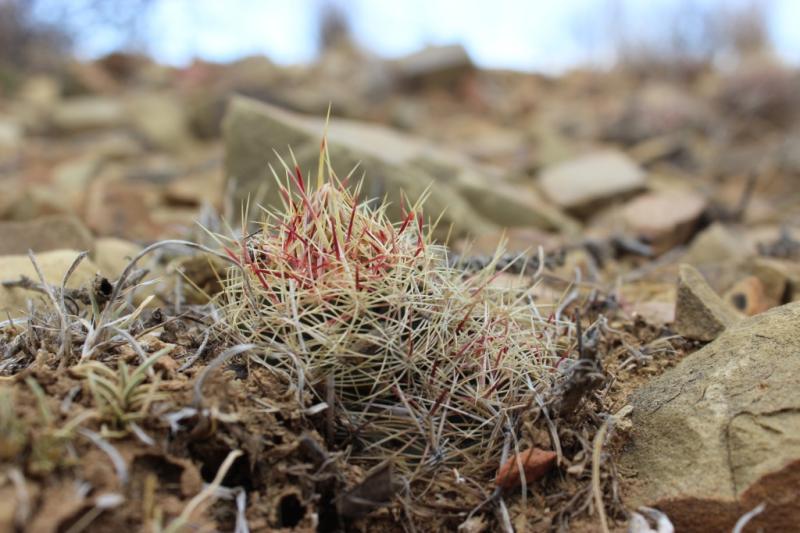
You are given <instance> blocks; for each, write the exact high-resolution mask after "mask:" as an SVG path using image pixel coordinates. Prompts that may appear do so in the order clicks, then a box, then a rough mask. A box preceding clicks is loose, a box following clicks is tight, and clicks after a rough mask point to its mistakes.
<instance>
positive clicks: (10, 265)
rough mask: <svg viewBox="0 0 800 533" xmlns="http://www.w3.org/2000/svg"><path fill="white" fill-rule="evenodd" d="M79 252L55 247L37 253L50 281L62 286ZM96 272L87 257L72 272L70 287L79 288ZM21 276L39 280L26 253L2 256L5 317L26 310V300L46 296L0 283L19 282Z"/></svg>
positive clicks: (0, 310) (0, 309) (0, 301)
mask: <svg viewBox="0 0 800 533" xmlns="http://www.w3.org/2000/svg"><path fill="white" fill-rule="evenodd" d="M78 253H79V252H77V251H74V250H53V251H50V252H44V253H41V254H36V261H37V263H38V264H39V267H40V268H41V270H42V274H43V276H44V279H45V280H46V281H47V283H50V284H52V285H59V286H60V285H61V281H62V280H63V279H64V274H65V273H66V272H67V270H68V269H69V267H70V266H71V265H72V263H73V261H74V260H75V258H76V257H77V256H78ZM97 271H98V268H97V265H95V264H94V263H93V262H92V261H91V260H90V259H88V258H86V259H84V260H83V261H81V264H80V265H78V268H77V269H76V270H75V272H73V274H72V276H71V277H70V280H69V282H68V283H67V287H70V288H77V287H80V286H82V285H84V284H85V283H88V282H90V281H91V280H92V279H93V278H94V275H95V274H96V273H97ZM21 276H25V277H27V278H30V279H31V280H33V281H36V282H38V281H39V277H38V275H37V274H36V270H35V269H34V268H33V263H31V260H30V258H29V257H28V256H27V255H3V256H0V316H6V313H8V314H10V315H11V316H12V317H15V316H21V315H22V314H24V312H25V307H26V302H27V300H29V299H37V298H46V296H45V295H43V294H42V293H39V292H33V291H29V290H25V289H21V288H7V287H4V286H3V285H2V284H1V283H2V282H4V281H19V279H20V277H21Z"/></svg>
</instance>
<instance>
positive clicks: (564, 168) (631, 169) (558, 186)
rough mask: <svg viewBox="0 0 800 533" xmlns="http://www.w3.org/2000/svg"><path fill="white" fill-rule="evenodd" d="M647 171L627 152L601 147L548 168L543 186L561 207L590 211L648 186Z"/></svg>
mask: <svg viewBox="0 0 800 533" xmlns="http://www.w3.org/2000/svg"><path fill="white" fill-rule="evenodd" d="M645 184H646V182H645V174H644V171H642V169H641V168H639V166H638V165H637V164H636V163H635V162H634V161H633V160H631V159H630V158H628V157H627V156H626V155H624V154H622V153H620V152H616V151H600V152H594V153H591V154H587V155H584V156H581V157H578V158H575V159H571V160H569V161H565V162H562V163H557V164H555V165H552V166H550V167H547V168H545V169H544V170H543V171H542V173H541V175H540V176H539V186H540V187H541V188H542V190H543V191H544V193H545V194H546V195H547V197H548V198H550V199H551V200H552V201H554V202H555V203H556V204H557V205H558V206H559V207H562V208H564V209H568V210H570V211H573V212H576V213H581V212H586V211H587V210H588V209H590V208H592V207H596V206H597V205H598V204H602V203H603V202H605V201H608V200H611V199H614V198H618V197H622V196H625V195H628V194H630V193H633V192H636V191H638V190H640V189H642V188H644V186H645Z"/></svg>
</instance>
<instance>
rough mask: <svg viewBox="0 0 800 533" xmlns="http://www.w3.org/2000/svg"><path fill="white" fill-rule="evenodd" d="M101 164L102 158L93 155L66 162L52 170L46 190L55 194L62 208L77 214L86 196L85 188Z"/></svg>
mask: <svg viewBox="0 0 800 533" xmlns="http://www.w3.org/2000/svg"><path fill="white" fill-rule="evenodd" d="M102 164H103V158H102V157H99V156H97V155H94V154H87V155H83V156H80V157H78V158H76V159H70V160H67V161H65V162H63V163H61V164H59V165H58V166H56V167H55V168H54V169H53V178H52V181H51V183H50V184H48V187H47V189H48V190H49V191H50V192H53V193H54V194H55V196H56V198H57V199H58V201H60V202H62V203H63V204H64V207H66V208H67V209H69V210H70V211H73V212H78V211H79V210H80V208H81V203H82V202H83V199H84V196H85V195H86V188H87V187H88V186H89V183H91V180H92V178H93V177H94V176H95V175H96V174H97V172H98V171H99V170H100V167H101V165H102Z"/></svg>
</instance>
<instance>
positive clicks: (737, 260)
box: [681, 222, 755, 293]
mask: <svg viewBox="0 0 800 533" xmlns="http://www.w3.org/2000/svg"><path fill="white" fill-rule="evenodd" d="M754 254H755V250H754V248H753V247H752V246H751V245H750V244H748V243H747V242H745V241H744V239H742V238H741V237H740V236H738V235H735V234H734V233H733V232H732V231H731V230H729V229H728V228H727V227H725V226H724V225H723V224H721V223H719V222H715V223H714V224H712V225H711V226H709V227H707V228H706V229H704V230H703V231H701V232H700V233H698V234H697V235H696V236H695V238H694V239H692V241H691V243H690V244H689V247H688V249H687V250H686V253H685V254H684V255H683V257H681V262H683V263H688V264H690V265H692V266H694V267H696V268H697V269H698V270H699V271H700V272H701V273H702V274H703V276H704V277H705V278H706V280H707V281H708V283H709V285H711V287H713V288H714V290H715V291H717V292H720V293H722V292H725V291H726V290H727V289H728V288H730V286H731V285H732V284H733V283H735V282H736V280H737V279H739V277H740V276H741V268H742V265H743V264H744V263H745V262H746V261H747V259H748V258H749V257H751V256H753V255H754Z"/></svg>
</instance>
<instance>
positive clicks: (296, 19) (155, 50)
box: [67, 0, 800, 72]
mask: <svg viewBox="0 0 800 533" xmlns="http://www.w3.org/2000/svg"><path fill="white" fill-rule="evenodd" d="M67 1H68V0H67ZM76 1H80V0H76ZM109 1H110V0H109ZM119 1H120V2H122V1H124V0H119ZM753 1H754V0H691V1H690V0H156V3H155V5H154V8H153V10H152V11H151V12H150V15H149V18H148V19H147V23H146V25H145V38H144V40H145V42H146V43H147V47H148V52H150V53H151V54H153V55H154V56H155V57H156V58H157V59H159V60H160V61H163V62H166V63H170V64H175V65H183V64H186V63H188V62H190V61H191V60H192V58H194V57H196V56H200V57H204V58H207V59H210V60H218V61H228V60H232V59H235V58H237V57H241V56H243V55H248V54H266V55H268V56H269V57H270V58H272V59H273V60H275V61H276V62H279V63H283V64H288V63H297V62H305V61H309V60H311V59H313V57H314V55H315V53H316V52H317V42H316V39H317V27H318V21H319V12H320V8H321V6H322V5H324V4H326V3H332V4H336V5H339V6H341V8H342V10H343V11H344V12H345V15H346V16H347V18H348V20H349V22H350V25H351V27H352V30H353V33H354V35H355V37H356V39H357V40H358V41H359V42H360V43H361V44H362V45H363V46H365V47H366V48H368V49H370V50H372V51H374V52H375V53H377V54H380V55H384V56H388V57H394V56H400V55H403V54H407V53H409V52H413V51H415V50H418V49H419V48H421V47H423V46H424V45H426V44H449V43H455V42H457V43H462V44H463V45H464V46H465V47H466V48H467V50H468V51H469V53H470V55H471V56H472V57H473V59H475V61H476V62H477V63H479V64H480V65H482V66H486V67H509V68H517V69H523V70H544V71H551V72H553V71H558V70H561V69H564V68H567V67H569V66H572V65H574V64H576V63H582V62H587V61H590V62H594V63H603V62H606V61H608V60H609V59H610V58H611V57H612V51H613V49H614V40H613V34H614V28H615V26H617V25H618V24H619V23H618V21H616V20H614V13H617V12H620V11H622V12H624V14H625V24H626V25H627V27H629V28H634V29H635V30H637V31H638V30H643V31H648V32H659V31H661V32H664V31H666V30H667V28H665V27H664V26H665V17H664V14H665V13H668V12H670V10H672V11H674V10H675V9H676V8H680V7H681V6H683V7H684V8H685V6H687V5H691V6H693V8H694V9H697V10H699V11H702V10H709V9H715V10H718V9H731V8H732V6H735V5H747V4H752V3H753ZM755 3H756V4H759V5H761V6H763V7H764V8H765V11H766V13H767V16H768V23H769V27H770V31H771V33H772V35H773V38H774V44H775V47H776V49H777V50H778V52H779V53H780V54H781V55H782V56H783V57H784V58H785V59H786V60H788V61H791V62H794V63H800V0H762V1H760V2H759V1H758V0H755ZM620 6H622V8H621V9H620ZM685 22H686V23H691V22H692V21H691V20H688V21H685ZM120 39H121V37H120V35H119V34H117V33H115V32H114V31H110V30H103V29H94V30H92V31H84V32H81V34H80V38H79V40H78V52H79V53H80V54H81V55H82V56H84V57H93V56H97V55H101V54H103V53H106V52H108V51H110V50H113V49H114V48H116V47H117V46H118V45H119V44H120Z"/></svg>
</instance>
